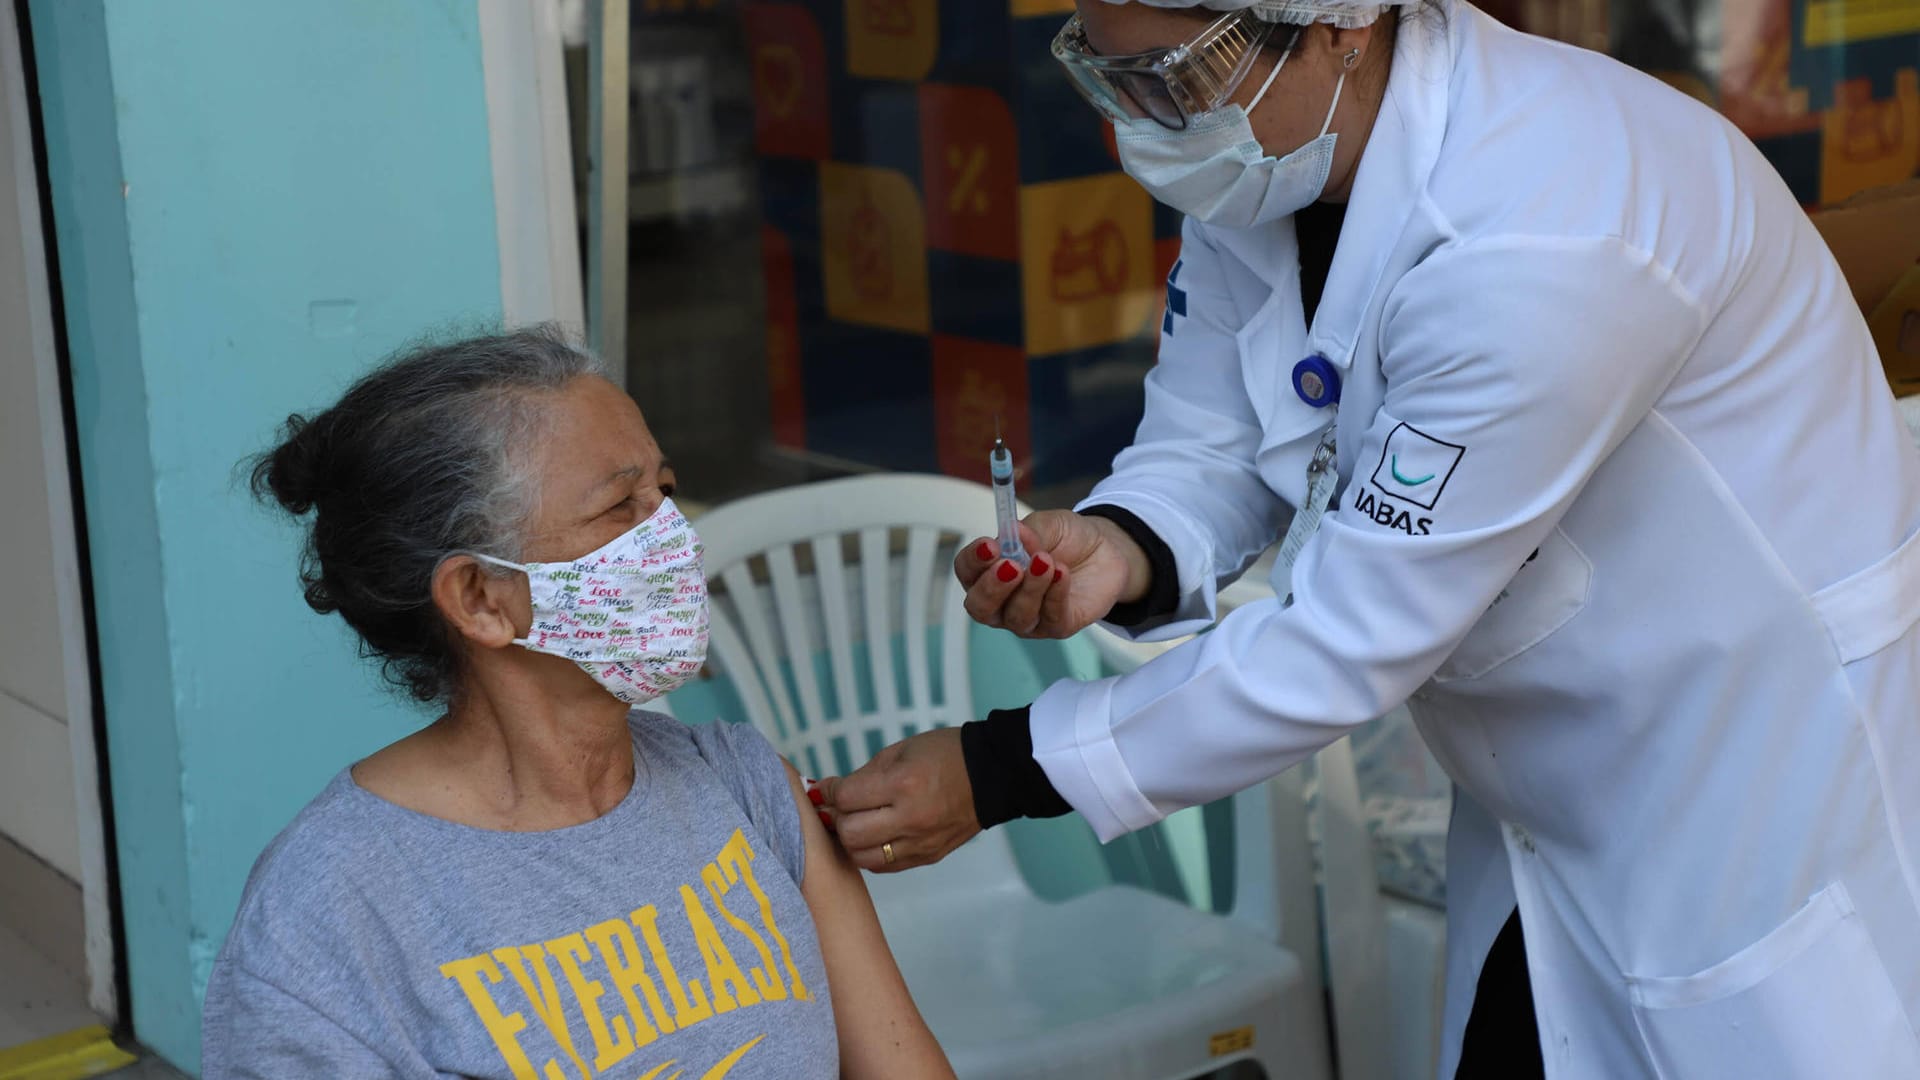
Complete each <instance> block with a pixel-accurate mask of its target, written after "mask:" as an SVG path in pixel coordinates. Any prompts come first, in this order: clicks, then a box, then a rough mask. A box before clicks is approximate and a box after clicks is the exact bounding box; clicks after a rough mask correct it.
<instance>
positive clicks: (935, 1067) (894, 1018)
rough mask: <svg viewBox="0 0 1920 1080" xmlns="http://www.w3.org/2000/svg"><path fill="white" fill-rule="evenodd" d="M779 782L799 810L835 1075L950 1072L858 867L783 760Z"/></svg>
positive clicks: (904, 1077)
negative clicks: (834, 1038)
mask: <svg viewBox="0 0 1920 1080" xmlns="http://www.w3.org/2000/svg"><path fill="white" fill-rule="evenodd" d="M787 782H788V785H789V787H791V788H792V791H793V799H794V802H795V803H796V804H797V805H798V807H799V811H800V832H801V835H802V837H803V839H804V842H805V845H806V871H805V874H804V876H803V880H802V881H801V884H800V893H801V895H802V896H803V897H805V898H806V901H807V908H808V910H809V911H810V912H811V913H812V915H813V924H814V928H815V929H816V930H817V931H818V933H819V935H820V953H821V956H822V957H823V958H824V959H825V962H826V966H827V984H828V986H829V988H830V989H831V991H832V994H833V1019H834V1025H835V1027H836V1029H837V1030H838V1032H839V1039H840V1075H841V1076H842V1077H845V1078H847V1080H864V1078H869V1077H871V1078H876V1080H878V1078H883V1077H884V1078H890V1080H891V1078H901V1080H920V1078H923V1077H926V1078H934V1077H951V1076H953V1069H952V1067H951V1066H949V1065H948V1064H947V1059H946V1055H945V1054H943V1053H942V1052H941V1050H940V1045H939V1043H937V1042H935V1041H934V1038H933V1033H932V1032H930V1031H929V1030H928V1029H927V1025H926V1021H925V1020H924V1019H922V1018H921V1016H920V1010H919V1009H918V1008H916V1007H915V1006H914V1004H913V998H912V996H911V995H910V994H909V993H908V992H907V984H906V981H905V980H904V979H902V978H901V976H900V968H899V966H898V965H896V964H895V963H894V960H893V951H892V950H891V949H889V948H888V947H887V939H886V935H885V934H884V933H882V932H881V929H880V918H879V916H878V915H877V914H876V913H875V912H874V908H873V900H872V898H871V897H869V896H868V895H867V883H866V881H865V880H864V879H863V878H862V877H861V876H860V869H859V867H856V866H855V865H854V864H853V860H852V859H850V858H849V857H848V856H847V853H846V852H845V851H844V850H842V849H841V847H840V845H839V843H837V842H836V841H835V840H834V839H833V837H832V836H831V835H829V834H828V832H827V830H826V828H825V826H823V825H822V824H821V823H820V817H819V814H818V813H817V812H816V811H815V810H814V807H813V804H812V802H811V801H809V800H808V798H807V794H806V791H805V789H804V788H803V787H802V785H801V782H800V774H799V773H797V772H795V771H794V770H793V767H792V766H791V765H789V766H787Z"/></svg>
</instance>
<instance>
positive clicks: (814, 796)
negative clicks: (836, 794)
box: [807, 788, 827, 806]
mask: <svg viewBox="0 0 1920 1080" xmlns="http://www.w3.org/2000/svg"><path fill="white" fill-rule="evenodd" d="M807 798H808V799H810V800H812V802H813V805H815V806H825V805H827V797H826V796H825V795H822V794H820V789H819V788H809V789H808V790H807Z"/></svg>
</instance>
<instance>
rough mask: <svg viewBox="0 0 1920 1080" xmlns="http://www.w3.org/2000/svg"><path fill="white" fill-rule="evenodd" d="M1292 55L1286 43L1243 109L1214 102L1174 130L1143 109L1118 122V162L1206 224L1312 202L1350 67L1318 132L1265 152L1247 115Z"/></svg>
mask: <svg viewBox="0 0 1920 1080" xmlns="http://www.w3.org/2000/svg"><path fill="white" fill-rule="evenodd" d="M1292 55H1293V46H1291V45H1289V46H1287V51H1286V52H1284V53H1281V54H1280V62H1279V63H1278V64H1275V65H1274V66H1273V73H1272V74H1270V75H1268V76H1267V81H1266V82H1265V83H1263V84H1261V86H1260V92H1259V93H1257V94H1255V95H1254V96H1253V100H1252V101H1251V102H1249V103H1248V104H1247V107H1246V108H1244V109H1243V108H1241V107H1240V106H1238V105H1229V106H1227V107H1226V108H1224V109H1215V110H1214V111H1213V112H1211V113H1208V114H1205V115H1203V116H1199V117H1195V118H1192V119H1190V120H1189V121H1188V122H1187V126H1186V129H1185V130H1183V131H1169V130H1167V129H1166V128H1163V127H1161V126H1160V125H1159V124H1156V123H1154V122H1153V121H1152V120H1149V119H1146V118H1144V117H1143V118H1139V119H1136V120H1134V121H1133V123H1131V124H1128V125H1127V126H1126V127H1124V128H1122V129H1120V130H1119V131H1118V132H1116V133H1115V134H1116V141H1117V142H1118V144H1119V148H1120V167H1121V168H1123V169H1125V170H1126V171H1127V175H1129V176H1131V177H1133V178H1134V180H1135V181H1137V182H1138V183H1139V184H1140V186H1141V187H1143V188H1146V189H1147V193H1148V194H1149V195H1152V196H1153V197H1154V198H1156V199H1158V200H1160V201H1161V202H1163V203H1165V204H1167V205H1168V206H1171V207H1173V208H1174V209H1175V210H1178V211H1180V212H1181V213H1183V214H1186V215H1187V216H1188V217H1191V218H1195V219H1197V220H1200V221H1204V222H1206V223H1207V224H1209V225H1219V226H1222V227H1225V228H1246V227H1247V226H1250V225H1258V224H1260V223H1261V222H1265V221H1273V220H1276V219H1278V218H1283V217H1286V216H1287V215H1288V214H1292V213H1295V212H1297V211H1299V210H1303V209H1305V208H1306V207H1308V206H1311V205H1312V204H1313V202H1314V200H1316V199H1318V198H1320V194H1321V192H1323V191H1324V190H1326V186H1327V174H1328V173H1330V172H1331V171H1332V170H1333V146H1334V141H1335V138H1336V136H1335V135H1334V134H1333V133H1332V132H1330V131H1328V130H1327V128H1328V127H1330V126H1331V125H1332V124H1333V110H1334V107H1335V106H1337V105H1339V104H1340V91H1341V90H1342V89H1343V88H1344V87H1345V86H1346V84H1347V73H1346V72H1345V71H1342V72H1341V73H1340V81H1339V82H1337V83H1335V84H1334V87H1333V104H1332V105H1329V106H1327V118H1326V119H1325V120H1323V121H1321V123H1320V135H1319V137H1318V138H1315V139H1313V140H1312V141H1311V142H1309V143H1307V144H1306V145H1305V146H1302V147H1301V148H1299V149H1298V150H1295V151H1294V152H1292V153H1290V154H1288V155H1286V156H1285V157H1279V158H1275V157H1269V156H1267V152H1266V150H1265V149H1264V148H1262V147H1261V145H1260V141H1259V140H1258V139H1256V138H1254V136H1253V125H1252V124H1251V123H1249V122H1248V120H1247V113H1248V112H1250V111H1252V110H1253V109H1254V108H1255V107H1256V106H1258V105H1259V104H1260V99H1261V98H1263V97H1265V96H1266V93H1267V87H1269V86H1272V85H1273V80H1274V79H1275V78H1276V77H1277V76H1278V75H1279V74H1280V69H1281V68H1282V67H1285V66H1286V63H1287V57H1289V56H1292Z"/></svg>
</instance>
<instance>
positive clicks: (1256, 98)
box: [1247, 28, 1304, 116]
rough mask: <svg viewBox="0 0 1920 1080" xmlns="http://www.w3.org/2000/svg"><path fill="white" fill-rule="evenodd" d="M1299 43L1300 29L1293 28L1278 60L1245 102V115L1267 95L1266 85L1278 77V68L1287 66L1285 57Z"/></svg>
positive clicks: (1271, 83)
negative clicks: (1257, 91)
mask: <svg viewBox="0 0 1920 1080" xmlns="http://www.w3.org/2000/svg"><path fill="white" fill-rule="evenodd" d="M1302 29H1304V28H1302ZM1299 43H1300V31H1299V30H1295V31H1294V32H1293V37H1291V38H1289V39H1288V40H1287V47H1286V50H1285V51H1283V52H1282V53H1281V54H1280V62H1279V63H1277V64H1275V65H1273V70H1272V71H1270V72H1268V73H1267V81H1266V82H1263V83H1261V84H1260V92H1259V93H1257V94H1255V95H1253V100H1252V101H1249V102H1247V115H1249V116H1251V115H1253V110H1254V109H1256V108H1258V107H1259V105H1260V99H1261V98H1263V97H1266V96H1267V87H1269V86H1272V85H1273V80H1275V79H1277V78H1279V77H1280V69H1281V68H1283V67H1286V66H1287V57H1289V56H1292V55H1293V47H1294V46H1295V45H1297V44H1299Z"/></svg>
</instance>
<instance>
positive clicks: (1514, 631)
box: [1433, 528, 1593, 683]
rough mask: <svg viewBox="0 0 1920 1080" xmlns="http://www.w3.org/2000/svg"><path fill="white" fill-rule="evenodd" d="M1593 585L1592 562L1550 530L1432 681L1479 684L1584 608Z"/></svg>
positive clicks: (1543, 639) (1561, 536)
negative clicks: (1483, 678)
mask: <svg viewBox="0 0 1920 1080" xmlns="http://www.w3.org/2000/svg"><path fill="white" fill-rule="evenodd" d="M1592 585H1593V563H1591V562H1589V561H1588V560H1587V555H1586V553H1585V552H1583V551H1581V550H1580V549H1579V548H1578V547H1576V546H1574V543H1573V541H1572V540H1570V539H1568V537H1567V534H1566V533H1564V532H1561V531H1560V530H1559V529H1557V528H1556V529H1554V530H1553V532H1551V533H1549V534H1548V535H1547V538H1546V540H1544V541H1543V542H1541V544H1540V550H1539V551H1537V552H1535V553H1534V555H1533V556H1532V557H1531V558H1529V559H1528V560H1527V561H1526V562H1525V563H1523V564H1522V565H1521V567H1520V570H1519V572H1518V573H1516V574H1514V576H1513V580H1512V581H1510V582H1508V583H1507V587H1506V588H1505V589H1504V590H1502V591H1501V593H1500V597H1499V599H1497V600H1495V601H1494V603H1493V606H1492V607H1490V608H1488V609H1487V611H1486V614H1484V615H1482V616H1480V621H1479V622H1477V623H1475V624H1474V625H1473V629H1472V630H1469V631H1467V636H1466V637H1465V638H1463V639H1462V640H1461V642H1460V645H1459V647H1458V648H1456V649H1454V650H1453V655H1451V656H1449V657H1447V660H1446V662H1445V663H1443V664H1441V665H1440V668H1439V670H1438V671H1435V672H1434V673H1433V681H1434V682H1437V683H1446V682H1454V681H1457V680H1460V679H1477V678H1479V677H1480V676H1482V675H1485V674H1487V673H1488V672H1490V671H1492V670H1493V669H1494V668H1497V667H1499V666H1500V665H1501V664H1504V663H1506V662H1507V661H1509V660H1511V659H1513V658H1514V657H1516V656H1519V655H1520V654H1521V653H1523V652H1526V651H1527V650H1528V649H1531V648H1533V647H1534V646H1535V645H1538V644H1540V643H1541V642H1542V641H1545V640H1546V639H1547V638H1548V637H1550V636H1552V635H1553V632H1554V631H1556V630H1558V629H1560V628H1561V627H1562V626H1565V625H1566V624H1567V620H1569V619H1571V618H1573V617H1574V616H1575V615H1578V614H1579V613H1580V609H1581V608H1584V607H1586V606H1587V593H1588V590H1589V589H1590V588H1591V587H1592Z"/></svg>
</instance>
